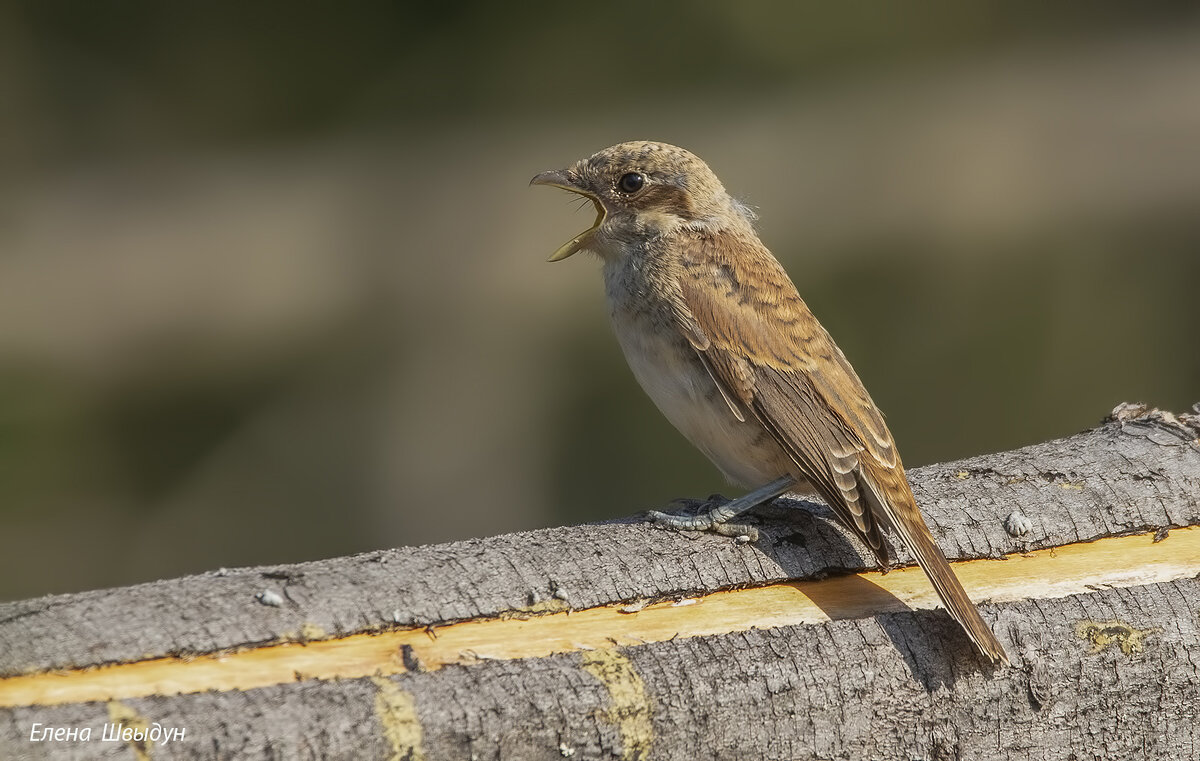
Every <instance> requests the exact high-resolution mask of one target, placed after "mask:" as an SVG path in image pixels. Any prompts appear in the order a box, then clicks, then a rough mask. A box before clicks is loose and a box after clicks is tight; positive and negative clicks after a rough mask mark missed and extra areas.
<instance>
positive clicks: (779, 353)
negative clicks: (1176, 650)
mask: <svg viewBox="0 0 1200 761" xmlns="http://www.w3.org/2000/svg"><path fill="white" fill-rule="evenodd" d="M531 184H533V185H550V186H552V187H557V188H562V189H563V190H569V191H571V192H572V193H578V194H580V195H582V196H584V197H585V198H588V199H590V200H591V202H592V204H593V205H594V206H595V207H596V221H595V223H594V224H593V225H592V226H591V227H590V228H588V229H587V230H585V231H584V232H582V233H580V234H579V235H576V236H575V237H574V238H572V239H571V240H569V241H567V243H565V244H564V245H563V246H562V247H560V248H559V249H558V250H557V251H555V252H554V254H553V255H552V256H551V257H550V261H552V262H554V261H560V260H562V259H566V258H567V257H568V256H571V255H572V254H574V253H575V252H577V251H580V250H584V249H587V250H590V251H592V252H594V253H596V254H597V255H598V256H599V257H600V258H601V259H602V260H603V263H604V281H605V287H606V290H607V293H608V303H609V308H610V311H611V313H612V322H613V329H614V330H615V332H616V335H617V340H618V341H619V342H620V344H621V348H622V350H623V351H624V352H625V358H626V359H627V360H628V362H629V366H630V368H631V369H632V370H633V374H634V375H635V376H636V377H637V380H638V382H639V383H640V384H641V386H642V388H643V389H644V390H645V391H646V393H647V394H648V395H649V396H650V398H651V399H653V400H654V403H655V404H656V405H658V408H659V409H660V410H661V411H662V413H663V414H664V415H666V417H667V419H668V420H670V421H671V423H672V424H673V425H674V426H675V427H676V428H678V429H679V431H680V432H681V433H682V434H683V435H684V436H686V437H687V438H688V440H689V441H691V442H692V444H693V445H695V446H696V447H697V448H698V449H699V450H700V451H701V452H703V453H704V454H705V455H706V456H707V457H708V458H709V459H710V460H712V461H713V463H714V464H715V465H716V466H717V467H718V468H720V470H721V472H722V473H724V474H725V476H726V478H728V479H729V480H730V481H731V482H733V483H735V484H737V485H739V486H743V487H747V488H753V489H754V491H752V492H750V493H749V494H747V495H745V496H744V497H741V498H739V499H736V500H733V501H732V502H729V503H728V504H725V505H721V506H719V507H715V508H713V509H711V510H709V511H708V512H706V513H704V514H702V515H699V516H695V517H681V516H673V515H666V514H664V513H658V512H655V513H652V515H653V517H654V518H655V520H656V521H658V522H659V523H663V524H666V525H670V526H674V527H676V528H689V529H715V530H721V529H722V527H723V526H727V525H728V524H727V523H726V522H727V521H728V520H729V519H730V518H733V517H734V516H736V515H738V514H739V513H742V512H744V511H746V510H748V509H750V508H752V507H754V506H756V505H759V504H763V503H765V502H768V501H770V500H772V499H774V498H776V497H778V496H780V495H781V494H783V493H785V492H789V491H790V492H797V493H809V494H811V493H814V492H815V493H816V494H819V495H820V496H821V497H822V498H824V500H825V501H826V502H827V503H828V504H829V506H830V507H831V508H832V509H833V512H834V513H835V514H836V515H837V517H838V518H839V519H841V521H842V523H844V524H845V525H846V526H847V527H848V528H849V529H850V530H851V531H852V532H853V533H854V534H855V535H856V536H857V537H858V538H859V539H861V540H862V541H863V542H864V543H866V545H867V546H868V547H870V548H871V550H872V551H873V552H874V553H875V555H876V556H877V557H878V558H879V561H880V563H882V564H883V565H884V566H885V567H886V566H887V563H888V546H887V544H886V543H885V542H884V538H883V534H882V529H885V528H891V529H893V530H894V531H895V532H896V533H897V534H899V536H900V537H901V539H902V540H903V541H904V543H905V544H906V545H907V546H908V548H909V549H910V550H911V551H912V554H913V555H914V556H915V557H916V558H917V561H918V562H919V563H920V564H921V567H922V568H923V569H924V570H925V573H926V574H928V576H929V580H930V581H931V582H932V583H933V587H934V589H935V590H937V593H938V596H939V597H940V598H941V600H942V602H943V603H944V604H945V606H946V608H947V609H948V610H949V611H950V614H951V615H952V616H953V617H954V618H955V620H957V621H958V622H959V623H960V624H962V626H963V628H964V629H966V631H967V634H968V635H969V636H970V637H971V639H972V640H973V641H974V642H975V644H976V645H978V646H979V649H980V650H981V651H983V653H984V655H986V656H987V657H988V658H990V659H992V661H997V660H998V661H1002V662H1004V663H1007V662H1008V659H1007V657H1006V655H1005V652H1004V648H1003V646H1001V644H1000V642H999V641H998V640H997V639H996V636H995V635H994V634H993V633H992V630H991V629H990V628H988V625H987V624H986V623H984V621H983V619H982V618H981V617H980V616H979V611H978V610H977V609H976V608H975V605H974V603H972V602H971V598H970V597H968V596H967V593H966V591H964V590H963V588H962V585H961V584H960V583H959V581H958V579H957V577H955V575H954V571H952V570H951V568H950V566H949V564H948V563H947V562H946V558H945V556H944V555H942V552H941V550H939V549H938V546H937V544H936V543H935V542H934V540H933V536H932V535H931V534H930V533H929V528H928V527H927V526H926V525H925V521H924V519H923V518H922V517H921V513H920V511H919V510H918V509H917V504H916V501H915V500H914V499H913V494H912V490H911V489H910V488H909V485H908V481H907V479H906V478H905V475H904V466H903V465H902V464H901V462H900V455H899V454H898V453H897V452H896V446H895V444H894V443H893V441H892V435H891V433H890V432H889V431H888V428H887V425H886V424H884V422H883V415H882V414H881V413H880V412H879V410H878V409H877V408H876V407H875V403H874V402H872V401H871V397H870V395H868V394H867V390H866V389H865V388H864V387H863V384H862V381H860V380H859V379H858V375H857V374H855V372H854V369H853V368H852V367H851V366H850V363H849V362H847V361H846V357H845V356H844V355H843V354H842V352H841V350H840V349H839V348H838V347H837V345H836V344H834V342H833V339H832V338H830V337H829V334H828V333H826V332H825V329H824V328H823V327H821V324H820V323H819V322H817V318H816V317H814V316H813V314H812V312H810V311H809V310H808V306H807V305H806V304H805V303H804V301H803V300H802V299H801V298H800V295H799V294H798V293H797V292H796V287H795V286H794V285H793V284H792V281H791V280H790V279H789V278H788V276H787V273H786V272H785V271H784V269H783V267H782V266H781V265H780V264H779V262H778V261H776V259H775V257H774V256H772V255H771V252H770V251H768V250H767V248H766V246H764V245H763V244H762V243H761V242H760V241H759V239H758V235H757V234H756V233H755V231H754V227H753V220H754V214H753V213H752V212H751V211H750V210H749V209H748V208H747V207H745V206H743V205H742V204H740V203H738V202H737V201H736V200H734V199H733V198H731V197H730V196H729V194H728V193H726V192H725V188H724V187H723V186H722V185H721V182H720V180H718V179H717V177H716V175H714V174H713V172H712V170H710V169H709V168H708V165H707V164H705V163H704V162H703V161H701V160H700V159H699V158H698V157H696V156H695V155H693V154H692V153H690V152H688V151H686V150H684V149H682V148H678V147H676V146H673V145H667V144H665V143H655V142H630V143H621V144H619V145H614V146H612V147H611V148H606V149H604V150H602V151H600V152H599V153H597V154H595V155H594V156H591V157H590V158H586V159H583V160H582V161H579V162H577V163H576V164H575V165H574V166H572V167H570V168H568V169H561V170H555V171H550V172H543V173H541V174H539V175H537V176H536V177H534V178H533V180H532V181H531ZM741 530H742V529H741V528H740V527H739V528H737V529H735V531H738V532H740V531H741ZM723 533H727V531H726V532H723Z"/></svg>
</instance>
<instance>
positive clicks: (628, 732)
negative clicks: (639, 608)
mask: <svg viewBox="0 0 1200 761" xmlns="http://www.w3.org/2000/svg"><path fill="white" fill-rule="evenodd" d="M582 665H583V670H584V671H586V672H588V673H589V674H591V675H592V676H594V677H595V678H596V679H598V680H599V681H600V683H601V684H603V685H604V687H605V689H607V690H608V695H609V699H610V700H611V701H612V708H610V709H609V710H608V711H607V712H605V714H604V718H605V719H607V720H608V721H609V722H610V723H612V724H615V725H616V727H617V730H618V731H619V732H620V733H621V761H642V760H643V759H645V758H648V757H649V756H650V743H651V741H652V740H653V739H654V729H653V725H652V723H651V719H652V718H653V717H652V713H653V709H652V708H651V705H650V696H649V694H648V693H647V692H646V683H645V682H643V681H642V677H641V675H640V674H638V672H637V669H635V668H634V667H633V661H631V660H629V659H628V658H626V657H625V656H624V655H623V654H621V652H620V651H618V650H589V651H587V652H585V653H584V654H583V658H582Z"/></svg>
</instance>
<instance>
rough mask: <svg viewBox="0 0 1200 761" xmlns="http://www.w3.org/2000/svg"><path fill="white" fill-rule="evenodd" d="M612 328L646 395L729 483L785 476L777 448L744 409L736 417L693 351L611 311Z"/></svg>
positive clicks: (640, 320) (644, 322) (753, 483)
mask: <svg viewBox="0 0 1200 761" xmlns="http://www.w3.org/2000/svg"><path fill="white" fill-rule="evenodd" d="M612 322H613V330H614V332H615V333H616V336H617V341H618V342H619V343H620V345H621V350H622V351H623V352H624V353H625V359H626V361H627V362H628V363H629V368H630V369H631V370H632V371H633V375H634V377H635V378H637V381H638V383H639V384H640V385H641V387H642V389H643V390H644V391H645V392H646V394H647V395H648V396H649V397H650V399H652V400H653V401H654V404H655V405H657V406H658V409H659V410H660V411H661V412H662V414H663V415H664V416H665V417H666V418H667V420H669V421H671V424H672V425H674V426H675V428H677V429H678V430H679V432H680V433H682V434H683V435H684V436H685V437H686V438H687V440H688V441H690V442H691V443H692V445H693V446H695V447H696V448H697V449H699V450H700V451H701V452H703V453H704V455H705V456H706V457H708V459H710V460H712V462H713V464H714V465H716V466H717V467H718V468H719V469H720V470H721V472H722V473H723V474H724V475H725V477H726V478H727V479H729V480H730V481H731V482H732V483H734V484H737V485H739V486H743V487H747V488H754V487H758V486H762V485H763V484H766V483H768V482H770V481H773V480H775V479H777V478H779V477H780V476H782V475H785V474H786V473H787V472H788V470H789V469H790V468H789V467H788V459H787V456H786V455H785V454H784V452H783V449H782V448H781V447H780V446H779V444H778V443H776V442H775V440H774V439H773V438H772V437H771V436H770V434H769V433H768V432H767V431H766V429H764V428H763V427H762V426H761V425H759V423H758V422H757V421H756V420H755V419H754V418H753V417H752V416H751V415H750V412H749V411H748V410H747V411H745V412H744V416H745V417H746V418H747V419H746V420H745V421H742V420H738V418H737V416H736V415H734V413H733V411H732V410H731V409H730V407H729V404H728V403H727V402H726V401H725V398H724V397H723V396H722V395H721V392H720V389H718V388H717V385H716V383H715V382H714V381H713V379H712V376H710V375H709V373H708V370H707V369H706V368H705V366H704V364H703V363H702V362H701V361H700V358H699V357H698V356H697V354H696V352H695V350H694V349H693V348H692V347H691V346H690V345H689V344H688V343H687V342H686V341H685V340H684V339H683V337H682V336H680V335H679V334H677V333H675V332H674V330H673V329H671V328H669V327H668V328H667V329H666V330H663V329H658V330H655V329H654V328H652V327H651V325H652V324H653V321H652V320H648V319H647V318H646V316H645V315H644V314H643V315H640V316H639V317H634V316H632V315H630V314H628V313H626V312H623V311H621V310H617V309H614V310H613V314H612Z"/></svg>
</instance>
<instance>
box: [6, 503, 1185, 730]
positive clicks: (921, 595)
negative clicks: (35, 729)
mask: <svg viewBox="0 0 1200 761" xmlns="http://www.w3.org/2000/svg"><path fill="white" fill-rule="evenodd" d="M952 565H953V567H954V571H955V573H956V574H958V577H959V578H960V579H961V580H962V582H963V586H965V587H966V588H967V590H969V591H970V592H971V595H972V597H973V598H974V599H976V600H992V601H1008V600H1019V599H1030V598H1042V599H1045V598H1054V597H1065V596H1067V595H1071V594H1078V593H1086V592H1089V591H1092V590H1093V589H1095V588H1096V587H1103V586H1119V587H1128V586H1138V585H1142V584H1151V583H1156V582H1163V581H1173V580H1175V579H1181V578H1190V577H1194V576H1196V575H1198V574H1200V526H1191V527H1187V528H1181V529H1175V530H1174V531H1171V532H1170V534H1169V535H1168V537H1167V538H1166V539H1165V540H1163V541H1161V542H1158V543H1154V542H1153V541H1152V535H1151V534H1140V535H1137V536H1128V537H1116V538H1110V539H1101V540H1098V541H1095V542H1090V543H1084V544H1072V545H1067V546H1063V547H1055V548H1051V549H1046V550H1038V551H1036V552H1030V553H1025V554H1017V555H1009V556H1008V557H1007V558H1005V559H1004V560H971V561H965V562H961V563H953V564H952ZM938 604H939V603H938V600H937V596H936V595H935V594H934V592H933V589H932V588H931V587H930V586H929V582H928V581H927V580H926V579H925V575H924V574H923V573H922V572H921V570H920V569H919V568H916V567H909V568H899V569H896V570H894V571H892V572H890V573H888V574H881V573H878V572H869V573H860V574H854V575H850V576H837V577H834V578H829V579H823V580H821V581H800V582H789V583H781V584H770V585H767V586H762V587H755V588H750V589H737V590H730V591H723V592H713V593H711V594H707V595H704V596H702V597H698V598H696V599H694V600H686V601H682V604H681V603H673V602H670V601H667V602H660V603H655V604H652V605H647V606H646V607H645V608H643V609H641V610H638V611H637V612H635V613H624V612H622V608H624V609H625V610H630V609H631V608H630V607H629V606H622V605H609V606H603V607H599V608H590V609H587V610H580V611H574V612H568V613H550V614H546V615H538V616H532V617H529V618H526V619H520V618H489V619H473V620H468V621H462V622H459V623H455V624H448V625H446V626H442V627H438V628H437V629H436V631H434V632H432V633H430V632H427V631H426V630H425V629H402V630H395V631H387V632H381V633H374V634H355V635H351V636H349V637H342V638H340V639H330V640H322V641H317V642H309V643H305V644H301V643H284V644H277V645H268V646H264V647H259V648H255V649H252V650H244V651H239V652H232V653H223V654H215V655H206V656H199V657H194V658H187V659H183V658H156V659H153V660H146V661H138V662H134V663H123V664H117V665H113V666H103V667H98V668H86V669H77V670H70V671H54V672H45V673H38V674H28V675H24V676H15V677H9V678H7V679H0V707H13V706H25V705H58V704H63V703H77V702H82V701H89V700H113V699H121V698H133V697H142V696H146V695H173V694H180V693H193V692H202V691H204V690H248V689H252V688H255V687H265V686H268V685H273V684H282V683H285V682H291V681H297V680H303V679H351V678H361V677H369V676H375V675H390V674H400V673H403V672H405V671H406V667H405V665H404V659H403V658H402V657H401V652H402V650H407V652H408V655H409V658H408V662H409V663H410V664H413V663H416V664H419V667H420V668H421V669H424V670H434V669H438V668H441V667H442V666H445V665H447V664H463V663H471V662H474V661H476V660H486V659H510V658H537V657H542V656H546V655H551V654H554V653H565V652H576V651H587V650H596V649H609V648H612V647H615V646H622V645H636V644H642V643H646V642H663V641H665V640H669V639H672V638H674V637H701V636H706V635H712V634H722V633H726V632H734V631H745V630H747V629H750V628H752V627H754V628H759V629H768V628H773V627H779V626H791V625H796V624H811V623H821V622H824V621H829V620H831V619H843V618H862V617H866V616H871V615H874V614H876V613H880V612H885V611H896V610H904V609H906V608H934V607H937V606H938Z"/></svg>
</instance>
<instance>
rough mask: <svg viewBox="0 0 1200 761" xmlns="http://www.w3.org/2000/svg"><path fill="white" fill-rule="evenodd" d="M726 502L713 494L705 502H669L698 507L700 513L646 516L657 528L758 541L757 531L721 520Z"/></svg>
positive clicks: (677, 500)
mask: <svg viewBox="0 0 1200 761" xmlns="http://www.w3.org/2000/svg"><path fill="white" fill-rule="evenodd" d="M728 502H729V501H728V500H727V499H725V498H724V497H722V496H721V495H720V494H714V495H712V496H711V497H709V498H708V499H707V500H705V501H698V500H692V499H676V500H671V505H672V506H679V507H694V506H697V505H699V507H700V508H701V509H700V512H698V513H694V514H691V515H676V514H672V513H664V512H662V511H661V510H649V511H648V512H647V515H649V516H650V520H651V521H652V522H653V523H655V524H656V525H658V526H665V527H666V528H671V529H675V530H676V531H711V532H713V533H714V534H720V535H721V536H730V537H734V538H735V539H738V540H740V541H742V542H754V541H758V529H756V528H755V527H753V526H748V525H746V524H744V523H730V522H729V521H728V517H732V516H728V517H726V518H724V519H722V515H721V513H722V510H721V509H722V508H723V507H725V505H727V504H728Z"/></svg>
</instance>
